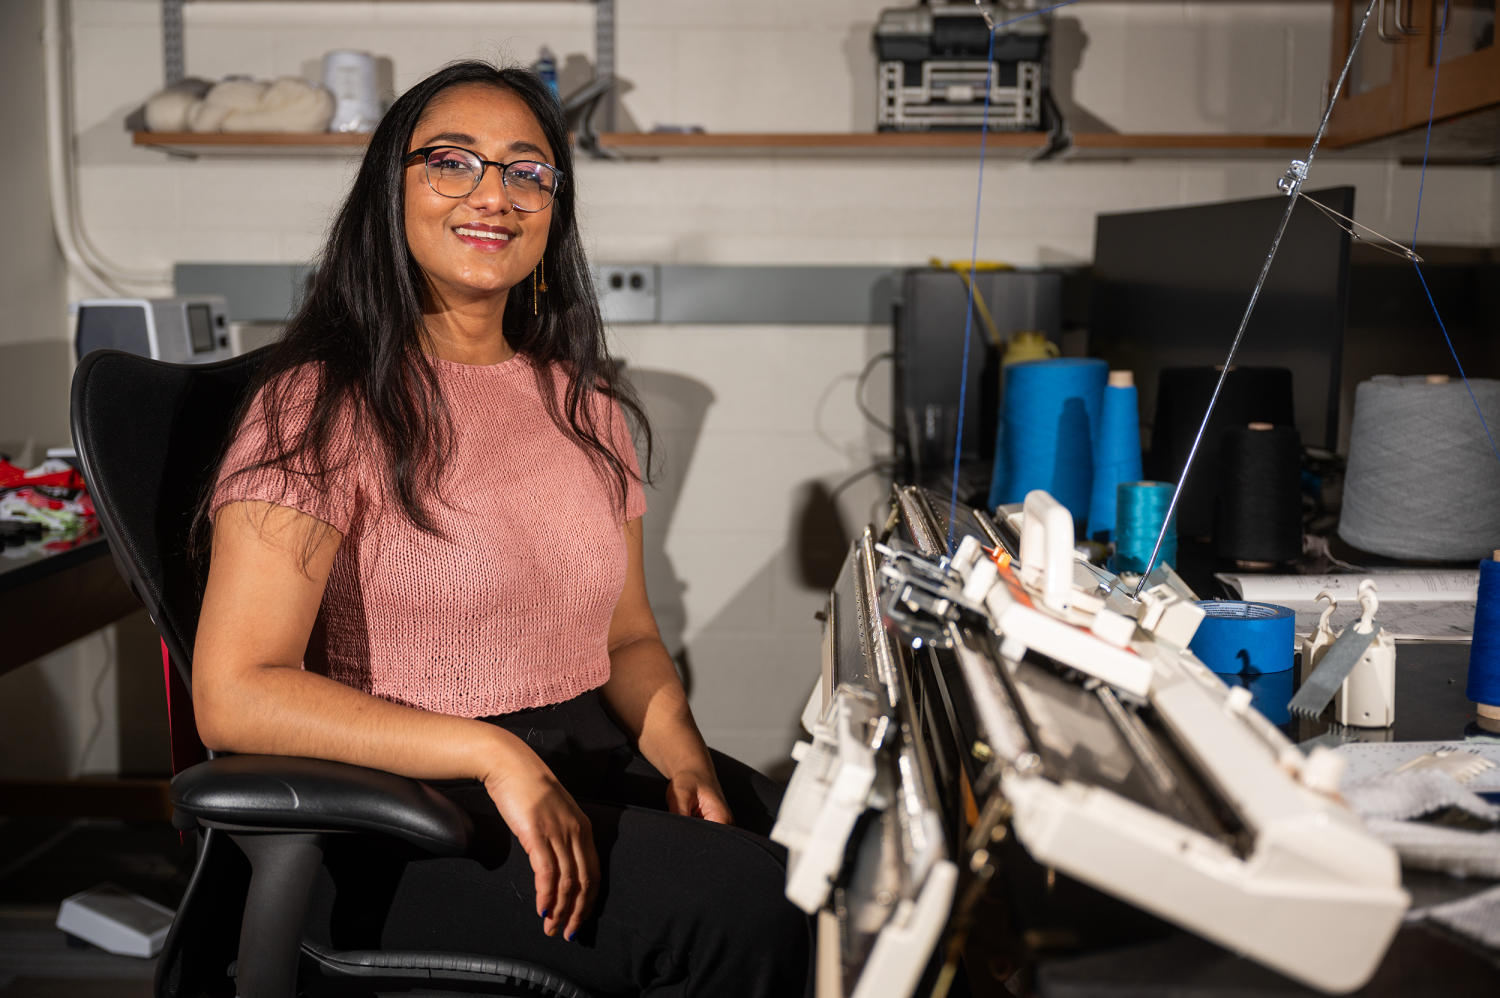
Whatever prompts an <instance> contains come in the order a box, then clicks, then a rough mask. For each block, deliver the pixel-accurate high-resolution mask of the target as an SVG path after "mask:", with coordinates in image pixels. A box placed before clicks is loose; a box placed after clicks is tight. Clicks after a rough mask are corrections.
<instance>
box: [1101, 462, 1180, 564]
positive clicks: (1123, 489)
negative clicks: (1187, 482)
mask: <svg viewBox="0 0 1500 998" xmlns="http://www.w3.org/2000/svg"><path fill="white" fill-rule="evenodd" d="M1173 488H1175V486H1173V485H1172V483H1171V482H1121V483H1120V484H1119V485H1118V486H1117V487H1116V489H1115V557H1114V562H1113V565H1114V570H1115V571H1116V572H1131V573H1134V574H1136V575H1140V574H1142V573H1144V572H1145V570H1146V562H1147V561H1149V560H1150V559H1151V549H1152V548H1153V547H1155V546H1156V535H1157V534H1158V533H1160V532H1161V525H1162V521H1163V520H1165V519H1166V517H1167V510H1168V508H1170V507H1171V505H1172V490H1173ZM1156 564H1158V565H1171V566H1172V567H1173V568H1176V567H1177V514H1176V513H1173V514H1172V525H1171V527H1170V528H1168V530H1167V536H1166V537H1164V538H1162V542H1161V553H1160V554H1159V555H1158V556H1157V558H1156Z"/></svg>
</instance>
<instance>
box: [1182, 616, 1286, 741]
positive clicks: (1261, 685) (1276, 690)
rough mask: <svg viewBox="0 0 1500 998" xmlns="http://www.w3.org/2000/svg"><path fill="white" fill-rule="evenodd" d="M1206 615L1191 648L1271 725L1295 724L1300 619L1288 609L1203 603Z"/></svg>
mask: <svg viewBox="0 0 1500 998" xmlns="http://www.w3.org/2000/svg"><path fill="white" fill-rule="evenodd" d="M1198 605H1199V606H1201V607H1202V608H1203V612H1204V614H1205V616H1204V618H1203V623H1201V624H1199V625H1198V633H1197V634H1195V635H1193V641H1192V643H1191V644H1190V645H1189V646H1188V647H1189V648H1190V649H1192V652H1193V654H1194V655H1197V656H1198V658H1199V659H1201V660H1202V661H1203V664H1204V665H1206V666H1208V667H1209V668H1210V669H1212V670H1213V671H1214V672H1216V673H1218V674H1219V677H1220V678H1221V679H1223V680H1224V681H1225V682H1226V683H1229V684H1230V685H1231V686H1244V687H1246V688H1247V689H1249V690H1250V693H1251V695H1252V699H1251V706H1252V707H1254V708H1255V709H1256V710H1258V711H1260V712H1261V713H1262V714H1264V715H1265V716H1266V719H1267V720H1269V721H1270V722H1271V723H1272V724H1285V723H1286V722H1287V721H1288V720H1290V719H1291V715H1290V714H1288V712H1287V709H1286V705H1287V701H1289V700H1291V698H1292V663H1293V659H1292V655H1293V651H1294V647H1295V643H1296V640H1297V616H1296V614H1294V613H1293V612H1292V611H1291V610H1289V609H1287V608H1286V607H1284V606H1276V605H1274V604H1272V603H1246V602H1243V601H1242V600H1203V601H1202V602H1200V603H1199V604H1198Z"/></svg>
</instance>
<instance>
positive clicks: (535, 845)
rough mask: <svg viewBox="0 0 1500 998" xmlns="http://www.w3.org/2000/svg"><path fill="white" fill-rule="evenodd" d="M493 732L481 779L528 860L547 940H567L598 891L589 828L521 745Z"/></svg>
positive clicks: (560, 788) (505, 733) (547, 772)
mask: <svg viewBox="0 0 1500 998" xmlns="http://www.w3.org/2000/svg"><path fill="white" fill-rule="evenodd" d="M494 730H495V733H496V734H497V735H498V736H499V739H498V740H499V745H498V747H497V750H496V751H495V752H494V753H492V754H491V761H490V764H489V766H488V767H487V768H486V771H485V772H484V773H483V774H482V775H481V777H480V778H481V780H482V781H483V782H484V788H485V790H486V791H487V792H488V793H489V795H490V799H491V800H493V801H494V802H495V806H496V807H497V808H499V809H500V817H502V818H504V819H505V823H506V824H507V825H508V826H510V830H511V832H512V833H513V834H514V835H515V836H516V838H517V840H519V841H520V843H521V848H522V849H525V850H526V856H527V858H528V859H530V860H531V870H532V873H533V874H535V876H536V913H537V915H538V916H540V917H541V918H542V931H543V932H545V933H546V934H547V935H549V936H555V935H557V933H558V932H559V931H561V932H562V935H563V938H564V939H566V940H568V941H570V942H571V941H572V939H573V935H574V934H575V933H576V932H577V931H578V927H579V926H580V925H582V924H583V920H584V919H585V918H587V917H588V916H589V913H590V912H591V911H592V910H593V907H594V895H595V893H596V892H597V891H598V889H599V854H598V853H597V852H595V850H594V834H593V827H592V826H591V825H590V824H589V819H588V817H587V816H586V815H585V814H584V813H583V812H582V811H581V810H579V808H578V804H577V803H576V802H575V801H574V800H573V797H572V795H571V794H569V793H568V791H567V790H565V789H564V788H563V785H562V784H561V783H559V782H558V781H557V777H556V776H554V775H553V774H552V770H550V769H548V768H547V765H546V763H544V762H542V760H541V759H539V758H538V757H537V754H536V753H535V752H533V751H531V749H530V748H528V747H527V746H526V743H525V742H523V741H521V740H520V739H519V738H517V737H516V736H515V735H513V734H511V733H510V732H508V731H506V730H505V729H503V728H495V729H494Z"/></svg>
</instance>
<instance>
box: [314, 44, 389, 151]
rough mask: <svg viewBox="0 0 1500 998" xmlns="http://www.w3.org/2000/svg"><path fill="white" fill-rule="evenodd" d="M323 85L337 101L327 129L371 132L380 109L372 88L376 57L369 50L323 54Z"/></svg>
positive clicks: (380, 111)
mask: <svg viewBox="0 0 1500 998" xmlns="http://www.w3.org/2000/svg"><path fill="white" fill-rule="evenodd" d="M323 85H324V86H325V87H327V88H328V89H329V90H331V91H333V96H334V99H335V101H337V104H336V105H335V107H334V111H333V121H331V122H329V125H328V130H329V131H330V132H373V131H375V126H376V124H378V123H379V121H380V116H381V114H382V113H383V109H382V108H381V106H380V94H379V93H378V92H377V91H376V89H375V57H374V56H373V55H371V54H370V53H368V52H348V51H343V52H330V53H328V54H327V55H325V56H324V57H323Z"/></svg>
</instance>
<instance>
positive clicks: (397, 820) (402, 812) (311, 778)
mask: <svg viewBox="0 0 1500 998" xmlns="http://www.w3.org/2000/svg"><path fill="white" fill-rule="evenodd" d="M171 800H172V806H173V807H174V808H175V809H176V812H177V814H176V816H174V818H173V824H178V825H180V823H181V819H182V817H183V816H186V817H187V818H189V820H190V821H191V822H192V823H202V824H205V825H208V826H210V827H221V828H231V829H235V830H241V831H256V830H260V829H264V830H266V831H272V830H285V831H302V830H309V831H310V830H314V829H317V830H327V831H360V832H382V833H384V834H386V835H393V836H395V837H396V838H398V839H403V840H405V841H407V842H410V843H412V844H413V845H417V846H421V847H422V848H423V849H426V850H428V851H429V852H433V853H436V854H438V855H441V856H456V855H459V854H460V853H462V852H464V851H465V849H467V848H468V844H469V835H470V834H471V833H472V832H473V830H474V824H473V822H472V821H471V820H470V819H469V816H468V815H467V814H465V813H464V812H463V811H462V810H460V809H459V808H458V806H457V805H455V804H454V803H453V802H452V801H450V800H449V799H448V798H446V797H444V796H443V795H442V794H440V793H438V792H437V791H436V790H434V789H432V788H431V787H429V786H427V784H425V783H422V782H420V781H418V780H413V779H410V778H408V777H405V776H397V775H395V774H394V773H385V772H381V771H380V770H377V769H366V768H365V767H363V766H351V765H348V764H347V763H342V762H328V761H327V760H324V759H299V758H293V757H290V756H277V755H231V756H225V757H223V758H220V759H210V760H209V761H208V762H200V763H199V764H198V765H196V766H193V767H191V768H189V769H185V770H183V771H182V772H181V773H179V774H177V776H176V778H174V779H173V780H172V789H171ZM189 827H191V824H189Z"/></svg>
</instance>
